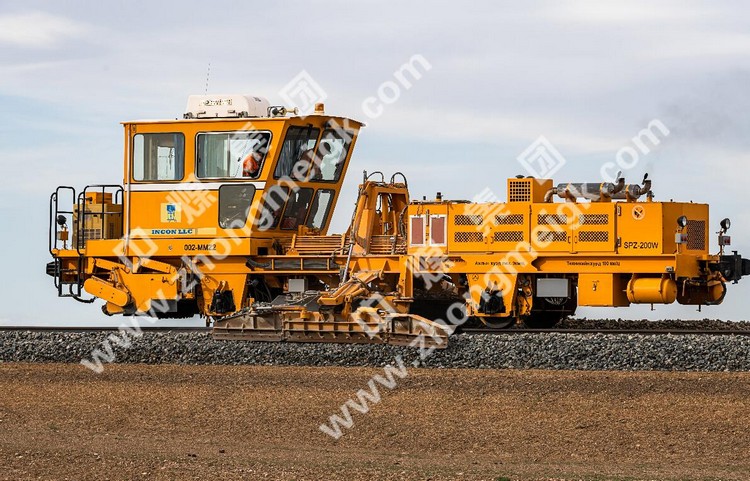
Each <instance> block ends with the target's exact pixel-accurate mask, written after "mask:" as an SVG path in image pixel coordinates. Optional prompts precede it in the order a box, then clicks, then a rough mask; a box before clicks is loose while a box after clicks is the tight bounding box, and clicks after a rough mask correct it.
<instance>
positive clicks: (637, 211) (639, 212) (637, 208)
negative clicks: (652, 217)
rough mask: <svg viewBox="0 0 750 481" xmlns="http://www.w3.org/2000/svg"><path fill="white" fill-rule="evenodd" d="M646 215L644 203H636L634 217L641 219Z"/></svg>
mask: <svg viewBox="0 0 750 481" xmlns="http://www.w3.org/2000/svg"><path fill="white" fill-rule="evenodd" d="M644 217H646V210H645V209H644V208H643V206H642V205H636V206H634V207H633V219H635V220H641V219H643V218H644Z"/></svg>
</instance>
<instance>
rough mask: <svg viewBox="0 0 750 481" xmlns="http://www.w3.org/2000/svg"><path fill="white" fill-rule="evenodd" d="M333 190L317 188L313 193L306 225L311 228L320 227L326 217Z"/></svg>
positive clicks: (331, 202)
mask: <svg viewBox="0 0 750 481" xmlns="http://www.w3.org/2000/svg"><path fill="white" fill-rule="evenodd" d="M333 193H334V191H333V190H329V189H319V190H318V191H317V192H316V193H315V199H314V200H313V203H312V207H311V208H310V215H309V216H308V218H307V224H306V225H307V227H310V228H312V229H322V228H323V226H324V225H325V223H326V220H327V219H328V214H329V212H330V211H331V205H332V204H333Z"/></svg>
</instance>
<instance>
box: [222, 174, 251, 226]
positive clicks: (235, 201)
mask: <svg viewBox="0 0 750 481" xmlns="http://www.w3.org/2000/svg"><path fill="white" fill-rule="evenodd" d="M254 196H255V186H254V185H252V184H234V185H233V184H227V185H222V186H221V187H219V227H221V228H222V229H241V228H243V227H245V224H246V223H247V216H248V214H249V213H250V206H251V205H252V204H253V197H254Z"/></svg>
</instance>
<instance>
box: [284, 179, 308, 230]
mask: <svg viewBox="0 0 750 481" xmlns="http://www.w3.org/2000/svg"><path fill="white" fill-rule="evenodd" d="M312 196H313V190H312V189H297V190H296V191H294V192H291V193H290V194H289V200H288V201H287V202H286V208H285V209H284V215H283V216H282V217H281V228H282V229H284V230H293V229H296V228H297V226H299V225H302V224H304V223H305V219H306V218H307V210H308V209H309V208H310V201H311V200H312Z"/></svg>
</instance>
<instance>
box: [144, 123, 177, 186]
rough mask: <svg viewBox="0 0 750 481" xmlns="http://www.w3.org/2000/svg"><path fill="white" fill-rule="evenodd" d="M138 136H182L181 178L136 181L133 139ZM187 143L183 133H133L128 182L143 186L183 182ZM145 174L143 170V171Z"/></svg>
mask: <svg viewBox="0 0 750 481" xmlns="http://www.w3.org/2000/svg"><path fill="white" fill-rule="evenodd" d="M139 135H181V136H182V176H181V177H180V178H179V179H169V180H167V179H148V180H147V179H140V180H139V179H136V178H135V138H136V137H137V136H139ZM186 147H187V142H186V141H185V132H135V133H133V135H131V136H130V181H131V182H136V183H144V184H154V183H159V184H160V183H176V182H182V181H184V180H185V170H186V169H185V167H186V165H187V163H186V159H187V149H186ZM144 167H145V165H144ZM144 172H145V169H144Z"/></svg>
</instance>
